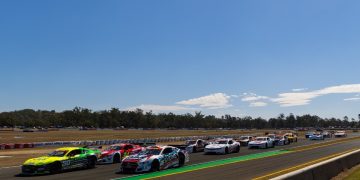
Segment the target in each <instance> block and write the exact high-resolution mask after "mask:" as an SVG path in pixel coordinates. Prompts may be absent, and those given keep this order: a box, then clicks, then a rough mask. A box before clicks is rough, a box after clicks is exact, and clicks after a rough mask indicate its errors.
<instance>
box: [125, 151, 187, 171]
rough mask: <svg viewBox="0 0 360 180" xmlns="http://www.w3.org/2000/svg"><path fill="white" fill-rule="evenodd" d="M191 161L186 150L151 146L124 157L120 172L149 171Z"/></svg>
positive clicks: (178, 165) (177, 165)
mask: <svg viewBox="0 0 360 180" xmlns="http://www.w3.org/2000/svg"><path fill="white" fill-rule="evenodd" d="M188 161H189V155H188V153H187V152H186V151H183V150H181V149H179V148H176V147H172V146H150V147H147V148H146V149H145V150H144V151H141V152H140V153H138V154H134V155H130V156H128V157H126V158H124V159H123V161H122V162H121V165H120V172H134V173H137V172H147V171H158V170H163V169H168V168H172V167H180V166H183V165H184V164H185V163H186V162H188Z"/></svg>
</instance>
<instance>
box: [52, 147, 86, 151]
mask: <svg viewBox="0 0 360 180" xmlns="http://www.w3.org/2000/svg"><path fill="white" fill-rule="evenodd" d="M75 149H81V148H80V147H62V148H58V149H56V150H58V151H72V150H75Z"/></svg>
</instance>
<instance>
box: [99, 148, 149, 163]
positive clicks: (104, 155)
mask: <svg viewBox="0 0 360 180" xmlns="http://www.w3.org/2000/svg"><path fill="white" fill-rule="evenodd" d="M143 150H144V148H143V147H141V146H139V145H134V144H114V145H111V146H109V147H107V148H106V149H105V150H103V151H102V152H101V155H100V158H99V160H98V163H100V164H105V163H120V162H121V160H122V159H124V158H125V157H126V156H129V155H130V154H137V153H139V152H141V151H143Z"/></svg>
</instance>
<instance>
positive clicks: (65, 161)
mask: <svg viewBox="0 0 360 180" xmlns="http://www.w3.org/2000/svg"><path fill="white" fill-rule="evenodd" d="M99 154H100V151H99V150H93V149H88V148H82V147H63V148H59V149H56V150H55V151H53V152H52V153H50V154H48V155H47V156H42V157H38V158H32V159H29V160H27V161H25V162H24V164H23V165H22V167H21V169H22V173H21V175H36V174H47V173H50V174H56V173H59V172H61V171H63V170H68V169H75V168H94V167H95V164H96V161H97V157H98V155H99Z"/></svg>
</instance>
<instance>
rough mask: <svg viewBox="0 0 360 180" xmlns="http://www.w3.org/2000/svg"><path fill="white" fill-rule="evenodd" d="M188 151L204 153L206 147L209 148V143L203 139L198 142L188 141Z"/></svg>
mask: <svg viewBox="0 0 360 180" xmlns="http://www.w3.org/2000/svg"><path fill="white" fill-rule="evenodd" d="M185 144H186V151H188V152H189V153H196V152H202V151H204V149H205V146H207V145H208V144H209V143H208V142H206V141H204V140H202V139H198V140H196V141H195V140H189V141H186V143H185Z"/></svg>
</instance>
